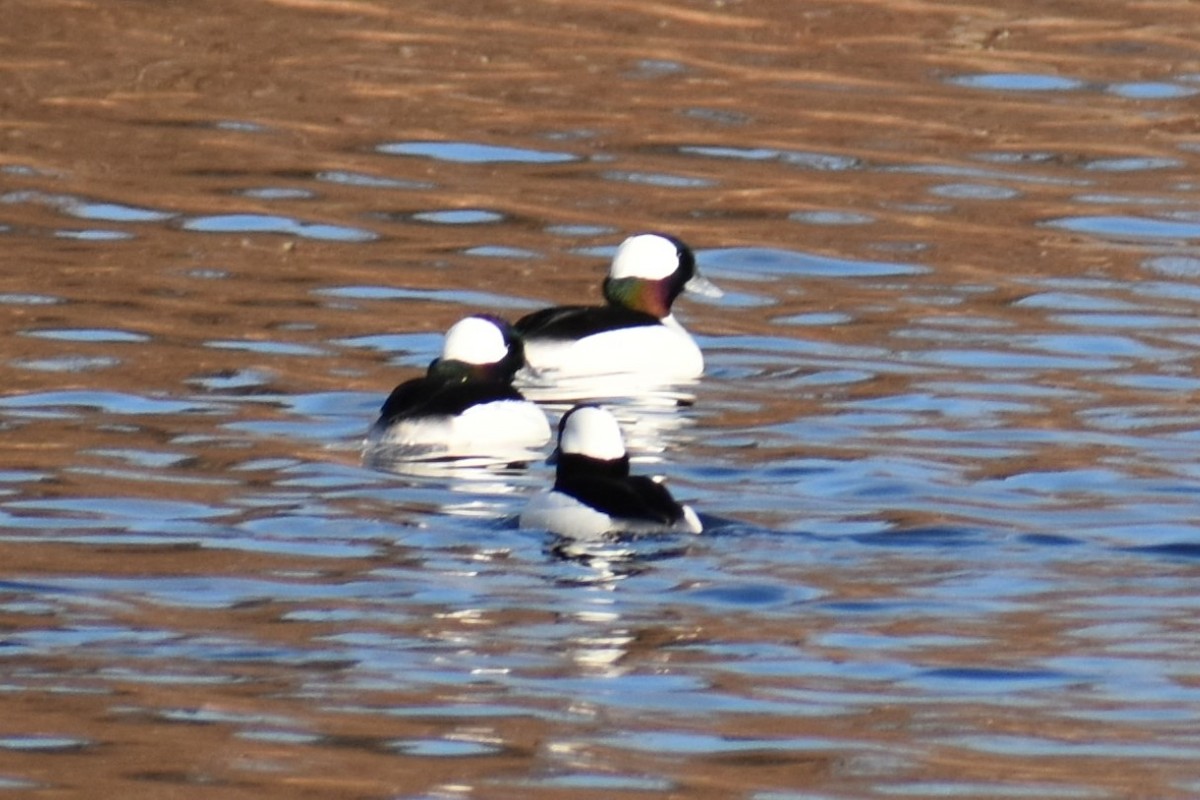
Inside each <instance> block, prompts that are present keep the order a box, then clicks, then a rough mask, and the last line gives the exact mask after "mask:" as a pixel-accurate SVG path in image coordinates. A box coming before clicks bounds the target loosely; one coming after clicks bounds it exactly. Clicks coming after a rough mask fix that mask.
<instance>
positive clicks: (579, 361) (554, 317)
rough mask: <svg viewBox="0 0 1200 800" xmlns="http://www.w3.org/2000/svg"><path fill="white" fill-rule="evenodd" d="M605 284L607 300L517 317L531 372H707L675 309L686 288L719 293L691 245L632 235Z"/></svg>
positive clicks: (675, 376) (674, 376)
mask: <svg viewBox="0 0 1200 800" xmlns="http://www.w3.org/2000/svg"><path fill="white" fill-rule="evenodd" d="M603 288H604V299H605V300H606V301H607V305H604V306H559V307H555V308H547V309H543V310H542V311H535V312H534V313H532V314H529V315H526V316H524V317H522V318H521V319H519V320H517V322H516V324H515V325H514V326H513V327H515V328H516V330H517V332H518V333H519V334H521V336H522V337H523V338H524V340H525V355H526V358H527V360H528V361H529V366H530V367H531V368H532V369H533V370H534V371H536V372H539V373H540V372H553V373H554V374H555V375H566V376H577V375H610V374H628V373H646V374H649V375H652V376H654V377H655V378H658V379H661V380H664V381H672V380H686V379H692V378H698V377H699V376H700V375H701V373H703V372H704V357H703V356H702V355H701V354H700V348H699V346H697V344H696V342H695V341H694V340H693V339H692V337H691V336H690V335H689V334H688V332H687V331H686V330H684V328H683V326H682V325H680V324H679V322H678V321H677V320H676V319H675V317H674V315H672V314H671V304H672V303H673V302H674V301H675V298H676V297H678V296H679V295H680V294H681V293H682V292H684V291H687V292H690V293H695V294H701V295H707V296H710V297H719V296H720V295H721V290H720V289H718V288H717V287H716V286H714V285H713V284H712V283H710V282H709V281H707V280H705V279H704V278H703V277H701V276H700V274H699V273H698V272H697V271H696V256H695V254H693V253H692V250H691V248H689V247H688V246H687V245H686V244H684V243H683V242H682V241H680V240H679V239H677V238H675V237H674V236H668V235H666V234H662V233H641V234H637V235H635V236H630V237H629V238H628V239H626V240H625V241H623V242H622V243H621V245H620V247H618V248H617V252H616V254H615V255H614V256H613V260H612V265H611V266H610V267H609V271H608V277H607V278H605V279H604V286H603Z"/></svg>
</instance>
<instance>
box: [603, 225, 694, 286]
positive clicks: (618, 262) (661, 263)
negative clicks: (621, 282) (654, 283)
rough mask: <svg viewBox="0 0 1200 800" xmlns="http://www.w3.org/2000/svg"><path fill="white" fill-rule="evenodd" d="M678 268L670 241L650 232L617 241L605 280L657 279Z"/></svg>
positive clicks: (673, 246)
mask: <svg viewBox="0 0 1200 800" xmlns="http://www.w3.org/2000/svg"><path fill="white" fill-rule="evenodd" d="M678 268H679V252H678V251H677V250H676V249H675V243H674V242H672V241H671V240H669V239H666V238H664V237H662V236H659V235H657V234H654V233H640V234H638V235H637V236H630V237H629V238H628V239H626V240H625V241H623V242H621V246H620V247H618V248H617V252H616V255H614V256H613V260H612V266H611V267H609V269H608V277H610V278H616V279H620V278H645V279H648V280H659V279H661V278H665V277H667V276H668V275H670V274H671V273H672V272H674V271H675V270H677V269H678Z"/></svg>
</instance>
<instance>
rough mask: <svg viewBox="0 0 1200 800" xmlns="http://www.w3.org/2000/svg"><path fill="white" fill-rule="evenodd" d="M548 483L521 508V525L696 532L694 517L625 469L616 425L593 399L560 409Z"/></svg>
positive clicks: (578, 532)
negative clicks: (552, 471)
mask: <svg viewBox="0 0 1200 800" xmlns="http://www.w3.org/2000/svg"><path fill="white" fill-rule="evenodd" d="M554 458H555V459H556V461H557V473H556V476H555V481H554V487H553V488H552V489H551V490H550V491H547V492H542V493H541V494H538V495H535V496H534V497H532V498H531V499H530V501H529V503H528V504H527V505H526V507H525V509H524V511H522V513H521V517H520V526H521V527H522V528H537V529H542V530H549V531H552V532H554V533H558V534H561V535H563V536H572V537H577V538H582V537H589V536H600V535H603V534H607V533H621V532H628V533H657V532H670V531H679V532H685V533H700V531H701V529H702V527H703V526H702V525H701V523H700V518H699V517H698V516H697V515H696V512H695V511H693V510H692V509H691V508H690V507H688V506H685V505H681V504H680V503H678V502H676V501H675V499H674V498H673V497H672V496H671V493H670V492H669V491H667V488H666V487H665V486H663V485H662V484H661V483H659V482H658V481H656V480H654V479H653V478H650V477H646V476H640V475H630V473H629V455H628V453H626V451H625V443H624V440H623V439H622V436H621V429H620V426H619V425H618V424H617V420H616V418H615V417H613V415H612V414H611V413H609V412H608V411H606V410H604V409H603V408H600V407H599V406H595V405H578V406H575V407H574V408H572V409H571V410H570V411H568V412H567V413H566V414H565V415H563V418H562V420H561V421H560V422H559V427H558V449H557V450H555V452H554Z"/></svg>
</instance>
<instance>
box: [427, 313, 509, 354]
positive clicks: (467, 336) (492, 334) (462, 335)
mask: <svg viewBox="0 0 1200 800" xmlns="http://www.w3.org/2000/svg"><path fill="white" fill-rule="evenodd" d="M506 355H508V347H507V346H506V345H505V344H504V334H503V333H501V332H500V329H499V328H497V327H496V326H495V325H494V324H492V323H491V322H489V321H488V320H486V319H482V318H481V317H466V318H465V319H461V320H459V321H458V322H456V323H454V324H453V325H452V326H450V330H448V331H446V341H445V343H444V344H443V345H442V358H444V359H446V360H447V361H465V362H466V363H468V364H495V363H496V362H497V361H501V360H502V359H503V358H504V357H505V356H506Z"/></svg>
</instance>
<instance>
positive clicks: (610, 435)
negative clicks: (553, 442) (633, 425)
mask: <svg viewBox="0 0 1200 800" xmlns="http://www.w3.org/2000/svg"><path fill="white" fill-rule="evenodd" d="M558 448H559V450H561V451H562V452H563V453H570V454H573V455H580V456H587V457H588V458H596V459H600V460H603V461H611V460H613V459H616V458H621V457H623V456H624V455H625V441H624V439H623V438H622V437H621V426H620V425H618V424H617V418H616V417H614V416H613V415H612V414H611V413H609V412H608V411H605V410H604V409H603V408H600V407H598V406H577V407H575V408H573V409H571V410H570V411H568V412H567V415H566V416H565V417H564V418H563V428H562V433H560V434H559V437H558Z"/></svg>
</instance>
